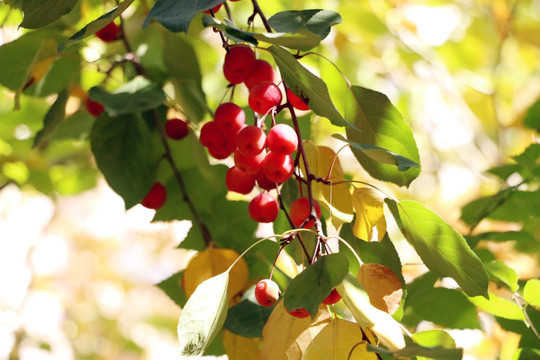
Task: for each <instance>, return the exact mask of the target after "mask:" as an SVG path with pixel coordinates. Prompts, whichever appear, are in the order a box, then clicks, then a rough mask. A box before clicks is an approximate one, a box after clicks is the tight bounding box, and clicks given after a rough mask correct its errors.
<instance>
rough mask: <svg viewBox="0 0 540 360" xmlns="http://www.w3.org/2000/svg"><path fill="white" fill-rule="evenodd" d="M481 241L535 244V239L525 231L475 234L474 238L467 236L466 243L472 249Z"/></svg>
mask: <svg viewBox="0 0 540 360" xmlns="http://www.w3.org/2000/svg"><path fill="white" fill-rule="evenodd" d="M481 240H490V241H499V242H503V241H517V242H518V243H519V242H523V243H527V242H535V241H536V239H535V237H534V236H533V235H532V234H530V233H528V232H526V231H505V232H492V231H490V232H485V233H480V234H476V235H474V236H467V242H468V243H469V245H471V246H472V247H474V246H476V244H478V242H479V241H481Z"/></svg>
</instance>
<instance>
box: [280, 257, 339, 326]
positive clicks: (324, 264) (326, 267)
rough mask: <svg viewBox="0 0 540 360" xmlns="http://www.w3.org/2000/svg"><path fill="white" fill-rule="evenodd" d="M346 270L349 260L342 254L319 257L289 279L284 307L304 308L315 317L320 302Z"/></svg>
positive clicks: (337, 283)
mask: <svg viewBox="0 0 540 360" xmlns="http://www.w3.org/2000/svg"><path fill="white" fill-rule="evenodd" d="M348 271H349V261H348V260H347V257H346V256H345V255H344V254H341V253H336V254H329V255H326V256H322V257H320V258H319V259H318V260H317V261H315V262H314V263H313V264H311V265H310V266H308V267H307V268H306V269H304V271H302V272H301V273H300V274H298V275H297V276H296V277H295V278H294V279H293V280H292V281H291V283H290V284H289V287H288V288H287V291H286V292H285V295H284V300H283V301H284V303H283V304H284V306H285V308H287V309H289V310H294V309H301V308H304V309H306V310H307V311H308V312H309V313H310V314H311V318H315V315H317V311H318V309H319V305H320V304H321V302H322V301H323V300H324V299H325V298H326V297H327V296H328V294H330V292H331V291H332V289H333V288H335V287H336V286H337V285H339V283H341V281H342V280H343V278H344V277H345V275H346V274H347V272H348Z"/></svg>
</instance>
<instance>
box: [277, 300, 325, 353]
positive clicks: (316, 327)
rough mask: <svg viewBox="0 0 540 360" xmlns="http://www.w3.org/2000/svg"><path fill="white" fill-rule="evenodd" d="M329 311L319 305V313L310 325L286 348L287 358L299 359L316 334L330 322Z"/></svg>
mask: <svg viewBox="0 0 540 360" xmlns="http://www.w3.org/2000/svg"><path fill="white" fill-rule="evenodd" d="M330 321H331V318H330V313H329V312H328V307H326V306H321V308H320V310H319V313H318V314H317V317H316V318H315V320H314V321H313V322H312V323H311V325H310V326H309V327H308V328H307V329H306V330H304V331H303V332H302V333H301V334H300V335H299V336H298V337H297V338H296V340H294V342H293V343H292V344H291V346H290V347H289V348H288V349H287V357H288V359H289V360H293V359H301V358H302V356H303V354H304V352H305V351H306V349H307V347H308V346H309V344H311V342H312V341H313V339H314V338H315V337H316V336H317V334H318V333H319V332H320V331H321V330H322V329H323V328H324V327H325V326H326V325H328V323H330Z"/></svg>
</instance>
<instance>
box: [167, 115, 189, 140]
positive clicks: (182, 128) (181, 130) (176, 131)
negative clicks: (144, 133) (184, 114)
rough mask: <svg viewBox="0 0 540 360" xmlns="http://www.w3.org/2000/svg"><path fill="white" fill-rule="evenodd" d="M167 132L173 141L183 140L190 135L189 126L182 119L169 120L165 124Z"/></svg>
mask: <svg viewBox="0 0 540 360" xmlns="http://www.w3.org/2000/svg"><path fill="white" fill-rule="evenodd" d="M165 132H166V133H167V136H168V137H169V138H171V139H173V140H182V139H183V138H185V137H186V136H187V134H188V133H189V126H188V123H187V122H186V121H184V120H182V119H176V118H175V119H169V120H167V122H166V123H165Z"/></svg>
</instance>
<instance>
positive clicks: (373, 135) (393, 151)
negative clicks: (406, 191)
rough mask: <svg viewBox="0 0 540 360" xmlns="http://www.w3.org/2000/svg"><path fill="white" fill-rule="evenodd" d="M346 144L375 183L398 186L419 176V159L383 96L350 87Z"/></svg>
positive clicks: (402, 124) (408, 131) (408, 132)
mask: <svg viewBox="0 0 540 360" xmlns="http://www.w3.org/2000/svg"><path fill="white" fill-rule="evenodd" d="M345 119H347V121H351V122H353V123H354V125H355V126H356V128H353V127H347V128H346V132H347V142H349V143H350V144H351V150H352V152H353V154H354V156H355V157H356V159H358V161H359V162H360V164H361V165H362V167H363V168H364V169H365V170H366V171H367V172H368V173H369V174H370V175H371V176H372V177H374V178H375V179H378V180H383V181H389V182H392V183H394V184H396V185H400V186H409V184H410V183H411V182H412V181H413V180H414V179H415V178H416V177H417V176H418V174H419V173H420V156H419V154H418V148H417V147H416V142H415V140H414V137H413V135H412V131H411V129H410V128H409V126H408V125H407V124H406V123H405V121H404V120H403V117H402V116H401V114H400V113H399V111H398V110H397V109H396V108H395V107H394V106H393V105H392V103H391V102H390V100H389V99H388V97H386V95H384V94H382V93H380V92H377V91H373V90H370V89H366V88H362V87H359V86H353V87H352V91H351V95H349V96H347V98H346V103H345Z"/></svg>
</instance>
